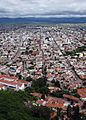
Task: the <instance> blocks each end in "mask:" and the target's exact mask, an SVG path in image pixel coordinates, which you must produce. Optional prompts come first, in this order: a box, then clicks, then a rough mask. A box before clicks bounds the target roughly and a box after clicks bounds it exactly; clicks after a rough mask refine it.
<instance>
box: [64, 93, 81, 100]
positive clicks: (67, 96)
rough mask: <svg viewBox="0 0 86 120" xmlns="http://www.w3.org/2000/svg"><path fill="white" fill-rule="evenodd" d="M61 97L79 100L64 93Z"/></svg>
mask: <svg viewBox="0 0 86 120" xmlns="http://www.w3.org/2000/svg"><path fill="white" fill-rule="evenodd" d="M63 97H65V98H68V99H70V100H74V101H79V98H77V97H74V96H70V95H65V94H64V95H63Z"/></svg>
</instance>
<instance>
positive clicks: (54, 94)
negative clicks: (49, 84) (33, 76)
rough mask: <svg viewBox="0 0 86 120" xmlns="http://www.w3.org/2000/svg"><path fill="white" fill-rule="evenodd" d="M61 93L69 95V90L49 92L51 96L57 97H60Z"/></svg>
mask: <svg viewBox="0 0 86 120" xmlns="http://www.w3.org/2000/svg"><path fill="white" fill-rule="evenodd" d="M63 94H69V95H70V93H69V91H64V90H62V91H58V92H53V93H51V95H52V96H54V97H59V98H62V97H63Z"/></svg>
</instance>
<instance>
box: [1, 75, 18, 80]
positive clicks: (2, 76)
mask: <svg viewBox="0 0 86 120" xmlns="http://www.w3.org/2000/svg"><path fill="white" fill-rule="evenodd" d="M0 78H8V79H15V80H17V78H16V77H10V76H7V75H0Z"/></svg>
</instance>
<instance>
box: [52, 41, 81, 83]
mask: <svg viewBox="0 0 86 120" xmlns="http://www.w3.org/2000/svg"><path fill="white" fill-rule="evenodd" d="M54 42H55V44H56V46H57V47H58V48H59V50H60V52H61V53H62V55H63V57H64V58H65V60H66V62H67V64H68V67H69V68H70V69H71V71H72V73H73V75H74V76H75V78H76V79H77V80H76V82H78V83H81V85H83V82H82V80H81V79H80V78H79V77H78V76H77V74H76V73H75V71H74V70H73V69H72V66H71V63H70V61H69V60H68V58H66V57H65V55H64V52H63V51H62V50H61V48H60V47H59V45H58V44H57V42H56V40H55V39H54Z"/></svg>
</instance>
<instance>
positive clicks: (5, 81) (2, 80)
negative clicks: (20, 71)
mask: <svg viewBox="0 0 86 120" xmlns="http://www.w3.org/2000/svg"><path fill="white" fill-rule="evenodd" d="M0 82H2V83H3V84H4V83H7V84H11V85H17V86H19V87H21V86H22V84H20V83H16V82H13V81H7V80H4V79H1V80H0Z"/></svg>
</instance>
